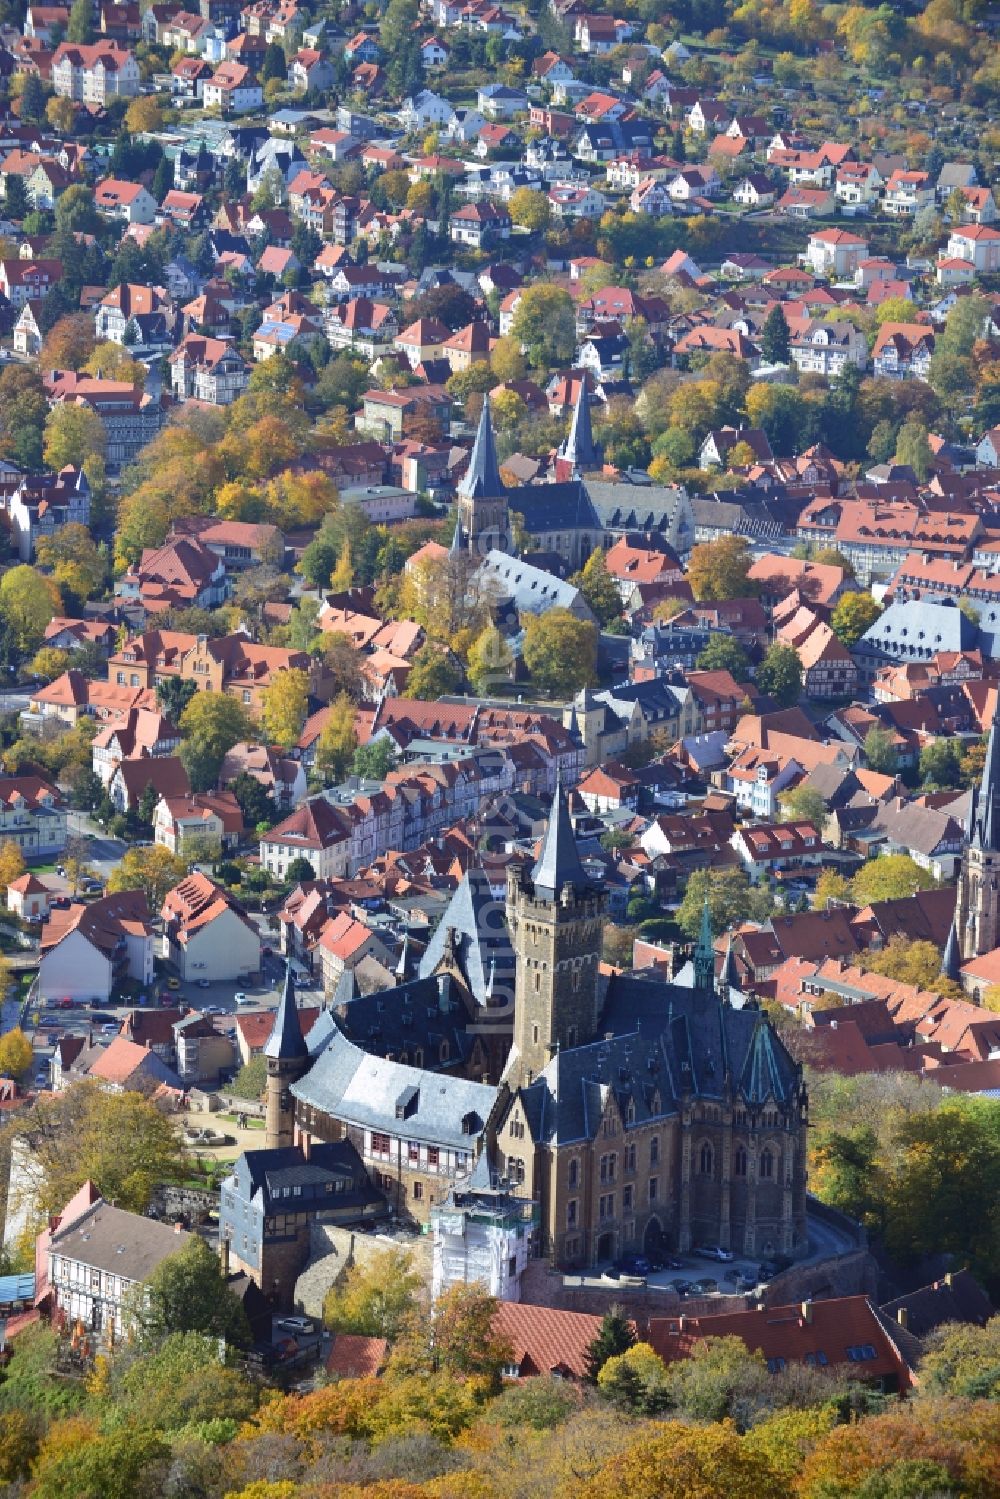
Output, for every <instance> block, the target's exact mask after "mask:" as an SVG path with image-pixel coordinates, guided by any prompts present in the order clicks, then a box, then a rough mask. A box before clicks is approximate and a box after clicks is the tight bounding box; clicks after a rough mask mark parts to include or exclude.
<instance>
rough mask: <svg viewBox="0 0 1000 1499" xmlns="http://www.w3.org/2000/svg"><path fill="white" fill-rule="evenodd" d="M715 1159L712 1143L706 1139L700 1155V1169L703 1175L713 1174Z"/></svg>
mask: <svg viewBox="0 0 1000 1499" xmlns="http://www.w3.org/2000/svg"><path fill="white" fill-rule="evenodd" d="M713 1160H714V1152H713V1150H712V1147H711V1145H709V1144H708V1142H707V1141H706V1142H705V1144H704V1145H703V1146H702V1147H701V1154H700V1155H699V1157H698V1169H699V1170H700V1171H701V1174H702V1176H711V1174H712V1164H713Z"/></svg>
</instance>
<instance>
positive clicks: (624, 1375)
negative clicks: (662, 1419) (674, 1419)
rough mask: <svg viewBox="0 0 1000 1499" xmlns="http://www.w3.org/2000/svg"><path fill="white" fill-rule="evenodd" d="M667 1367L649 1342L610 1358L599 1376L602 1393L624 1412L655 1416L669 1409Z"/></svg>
mask: <svg viewBox="0 0 1000 1499" xmlns="http://www.w3.org/2000/svg"><path fill="white" fill-rule="evenodd" d="M666 1373H667V1366H666V1364H665V1363H664V1362H663V1360H662V1359H661V1358H660V1356H659V1354H657V1353H654V1352H653V1350H652V1348H650V1346H649V1344H648V1343H637V1344H636V1346H635V1347H634V1348H629V1349H627V1350H626V1352H625V1353H618V1354H615V1356H614V1357H613V1358H609V1359H608V1360H607V1362H606V1363H605V1365H604V1367H603V1368H602V1370H601V1372H600V1374H599V1375H598V1376H597V1384H598V1387H599V1388H600V1390H601V1393H602V1394H603V1395H605V1396H606V1397H607V1398H608V1399H609V1400H610V1401H611V1402H612V1404H614V1405H617V1406H620V1407H621V1408H622V1409H623V1410H627V1411H631V1412H633V1413H636V1414H641V1415H645V1416H655V1415H657V1414H658V1413H659V1412H661V1411H663V1410H665V1409H666V1408H667V1403H668V1396H667V1384H666Z"/></svg>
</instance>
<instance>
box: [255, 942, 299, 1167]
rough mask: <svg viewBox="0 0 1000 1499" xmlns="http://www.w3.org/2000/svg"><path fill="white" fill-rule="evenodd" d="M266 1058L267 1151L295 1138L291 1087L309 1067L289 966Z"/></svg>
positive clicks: (269, 1038)
mask: <svg viewBox="0 0 1000 1499" xmlns="http://www.w3.org/2000/svg"><path fill="white" fill-rule="evenodd" d="M264 1056H265V1057H266V1058H267V1086H266V1089H265V1101H266V1116H265V1125H264V1144H265V1146H266V1147H267V1149H268V1150H277V1149H279V1148H280V1147H281V1146H285V1145H291V1144H292V1143H293V1142H294V1139H295V1113H294V1105H293V1102H292V1095H291V1091H290V1090H291V1085H292V1083H295V1082H298V1080H299V1078H300V1077H301V1076H302V1074H303V1073H304V1072H305V1070H306V1068H307V1067H308V1065H309V1048H308V1047H307V1046H306V1042H305V1037H304V1036H303V1034H302V1024H301V1022H300V1020H299V1012H298V1008H297V1006H296V1004H295V984H294V982H293V980H292V967H291V964H290V963H289V964H287V965H286V967H285V984H284V988H283V989H282V992H281V999H280V1000H279V1001H278V1008H277V1010H276V1011H275V1016H274V1025H273V1026H272V1028H271V1034H270V1035H269V1036H268V1038H267V1040H266V1041H265V1042H264Z"/></svg>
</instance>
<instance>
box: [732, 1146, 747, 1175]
mask: <svg viewBox="0 0 1000 1499" xmlns="http://www.w3.org/2000/svg"><path fill="white" fill-rule="evenodd" d="M746 1174H747V1153H746V1151H745V1150H744V1149H743V1146H742V1145H737V1147H736V1154H735V1155H734V1156H733V1175H734V1176H746Z"/></svg>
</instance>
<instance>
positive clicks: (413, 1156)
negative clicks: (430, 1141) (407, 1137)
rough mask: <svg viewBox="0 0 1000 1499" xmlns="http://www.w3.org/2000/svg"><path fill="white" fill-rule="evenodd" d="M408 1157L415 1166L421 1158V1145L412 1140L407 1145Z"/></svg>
mask: <svg viewBox="0 0 1000 1499" xmlns="http://www.w3.org/2000/svg"><path fill="white" fill-rule="evenodd" d="M406 1159H407V1160H408V1161H409V1162H410V1163H411V1164H412V1165H414V1166H415V1165H416V1164H417V1163H418V1162H419V1160H420V1146H419V1145H417V1144H415V1143H414V1142H413V1141H412V1140H411V1141H410V1143H409V1145H408V1146H407V1147H406Z"/></svg>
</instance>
